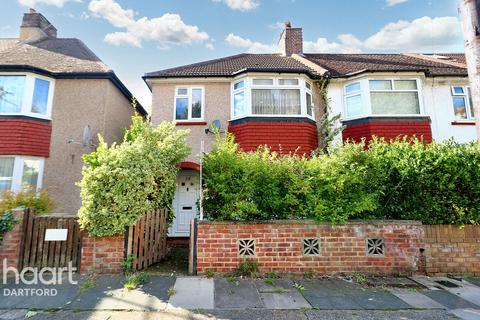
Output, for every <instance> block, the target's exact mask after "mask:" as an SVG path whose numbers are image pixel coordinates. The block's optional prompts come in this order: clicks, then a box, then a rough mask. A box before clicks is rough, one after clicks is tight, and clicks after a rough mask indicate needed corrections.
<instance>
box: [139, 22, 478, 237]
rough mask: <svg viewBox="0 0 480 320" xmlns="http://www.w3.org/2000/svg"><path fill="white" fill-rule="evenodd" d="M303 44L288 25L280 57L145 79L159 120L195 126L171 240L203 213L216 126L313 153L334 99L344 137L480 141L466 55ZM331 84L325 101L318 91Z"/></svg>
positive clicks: (254, 142) (251, 141)
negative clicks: (204, 179)
mask: <svg viewBox="0 0 480 320" xmlns="http://www.w3.org/2000/svg"><path fill="white" fill-rule="evenodd" d="M302 38H303V37H302V29H301V28H292V27H291V25H290V23H286V24H285V29H284V30H283V32H282V34H281V36H280V41H279V53H277V54H239V55H235V56H229V57H225V58H220V59H216V60H210V61H204V62H200V63H196V64H191V65H185V66H180V67H176V68H171V69H166V70H160V71H156V72H151V73H147V74H146V75H145V76H144V80H145V81H146V83H147V84H148V86H149V87H150V89H151V91H152V93H153V101H152V111H151V113H152V121H153V122H154V123H159V122H161V121H175V122H176V124H177V126H178V127H181V128H188V129H190V130H191V136H190V137H189V141H188V142H189V143H190V144H191V146H192V154H191V155H190V157H189V159H187V161H185V162H183V163H180V164H179V167H180V168H182V171H181V173H180V175H179V177H178V184H177V193H176V197H175V200H174V203H173V206H174V209H175V220H174V223H173V225H172V227H171V229H170V236H174V237H185V236H188V235H189V222H190V220H191V219H192V218H194V217H196V216H198V214H199V212H198V211H199V209H198V205H197V204H198V199H199V185H200V184H199V169H200V163H199V157H200V155H201V153H202V151H205V152H208V151H209V150H211V143H212V141H213V139H214V137H213V135H212V134H211V132H210V131H209V130H208V129H209V127H210V126H211V125H212V124H214V125H215V126H217V127H218V126H219V125H218V124H220V126H219V127H220V131H225V130H228V131H229V132H232V133H233V134H234V135H235V138H236V141H237V142H238V143H239V145H240V147H241V148H242V149H243V150H246V151H249V150H254V149H256V148H257V147H258V146H260V145H268V146H270V147H271V148H272V149H273V150H275V151H278V152H280V153H282V154H285V153H290V152H297V153H299V154H308V153H310V152H311V151H312V150H314V149H316V148H317V147H318V145H319V141H321V136H320V134H321V127H320V121H319V120H320V119H321V117H322V116H323V110H324V106H323V105H322V104H323V102H322V101H323V100H325V99H322V98H327V99H326V100H328V101H329V106H330V109H331V112H332V114H341V123H342V124H343V125H344V126H345V127H344V130H343V132H342V137H339V139H338V140H339V141H340V140H341V138H343V140H347V139H354V140H358V139H360V138H362V137H365V138H367V139H370V138H371V137H372V135H377V136H382V137H386V138H393V137H396V136H398V135H409V136H411V135H416V136H418V137H423V139H424V140H425V141H427V142H429V141H431V140H432V139H434V140H438V141H442V140H445V139H448V138H450V137H453V138H454V139H455V140H457V141H459V142H467V141H471V140H474V139H475V138H476V133H475V128H474V115H473V108H472V107H471V99H470V90H469V88H468V79H467V69H466V65H465V58H464V55H463V54H442V55H435V54H308V53H304V52H303V39H302ZM325 78H328V79H329V85H328V88H327V89H328V90H327V93H326V97H322V93H321V92H320V89H319V86H318V85H319V84H320V83H321V82H322V81H323V80H324V79H325ZM323 95H325V93H323ZM338 125H339V126H340V123H338ZM202 146H203V149H202Z"/></svg>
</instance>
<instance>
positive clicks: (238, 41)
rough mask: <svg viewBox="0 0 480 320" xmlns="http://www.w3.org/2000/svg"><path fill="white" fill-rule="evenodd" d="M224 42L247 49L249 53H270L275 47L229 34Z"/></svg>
mask: <svg viewBox="0 0 480 320" xmlns="http://www.w3.org/2000/svg"><path fill="white" fill-rule="evenodd" d="M225 42H226V43H227V44H229V45H231V46H234V47H238V48H244V49H247V52H249V53H272V52H275V51H276V46H274V45H268V44H264V43H261V42H256V41H252V40H250V39H245V38H242V37H240V36H237V35H236V34H233V33H230V34H228V35H227V36H226V37H225Z"/></svg>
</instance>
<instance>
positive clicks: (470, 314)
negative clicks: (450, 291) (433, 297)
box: [450, 309, 480, 320]
mask: <svg viewBox="0 0 480 320" xmlns="http://www.w3.org/2000/svg"><path fill="white" fill-rule="evenodd" d="M450 312H451V313H452V314H454V315H455V316H457V317H458V318H460V319H462V320H478V319H480V310H473V309H454V310H450Z"/></svg>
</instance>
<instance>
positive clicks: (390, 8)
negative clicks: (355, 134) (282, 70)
mask: <svg viewBox="0 0 480 320" xmlns="http://www.w3.org/2000/svg"><path fill="white" fill-rule="evenodd" d="M28 8H35V9H36V10H37V11H38V12H41V13H42V14H43V15H44V16H45V17H46V18H47V19H48V20H49V21H50V22H51V23H52V24H53V25H54V26H55V27H56V28H57V29H58V36H59V37H62V38H79V39H81V40H82V41H83V42H85V43H86V44H87V46H88V47H89V48H90V49H91V50H92V51H93V52H95V54H96V55H97V56H99V57H100V59H102V60H103V61H104V62H105V63H106V64H107V65H108V66H110V67H111V68H112V69H113V70H114V71H115V73H116V74H117V75H118V76H119V78H120V79H121V80H122V81H123V82H124V83H125V84H126V86H127V87H128V88H129V89H130V90H131V91H132V92H133V94H134V95H135V96H137V98H138V99H139V101H140V102H141V103H142V105H144V106H145V107H146V108H147V109H148V108H149V106H150V105H151V93H150V91H149V89H148V87H147V86H146V85H145V83H144V81H143V80H142V78H141V77H142V75H144V74H145V73H146V72H152V71H157V70H161V69H165V68H170V67H175V66H180V65H185V64H189V63H194V62H199V61H204V60H209V59H216V58H220V57H224V56H228V55H234V54H238V53H243V52H251V53H270V52H275V51H276V43H277V41H278V37H279V34H280V32H281V30H282V27H283V24H284V22H285V21H291V23H292V26H293V27H302V28H303V39H304V52H312V53H313V52H321V53H338V52H339V53H389V52H424V53H441V52H463V40H462V34H461V29H460V23H459V20H458V12H457V0H0V37H1V38H16V37H18V32H19V26H20V23H21V20H22V15H23V13H24V12H27V11H28Z"/></svg>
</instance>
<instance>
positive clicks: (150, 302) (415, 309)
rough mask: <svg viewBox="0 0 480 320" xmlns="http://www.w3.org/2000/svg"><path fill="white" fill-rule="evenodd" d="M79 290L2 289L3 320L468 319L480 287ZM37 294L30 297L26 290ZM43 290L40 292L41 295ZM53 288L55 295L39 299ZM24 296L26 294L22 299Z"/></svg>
mask: <svg viewBox="0 0 480 320" xmlns="http://www.w3.org/2000/svg"><path fill="white" fill-rule="evenodd" d="M78 281H79V283H78V284H77V285H70V284H67V283H65V282H64V283H63V284H57V285H28V286H26V285H22V284H18V285H17V284H13V283H8V284H5V285H0V319H5V320H6V319H9V320H12V319H56V320H62V319H66V320H67V319H68V320H74V319H95V320H96V319H105V320H106V319H126V320H136V319H167V320H180V319H192V320H196V319H199V320H203V319H225V320H226V319H232V320H234V319H235V320H236V319H238V320H243V319H245V320H247V319H248V320H251V319H281V320H290V319H301V320H313V319H335V320H343V319H345V320H347V319H348V320H354V319H355V320H356V319H367V320H368V319H385V320H386V319H398V320H409V319H412V320H430V319H432V320H433V319H452V320H453V319H463V320H472V319H476V320H480V286H479V285H480V283H478V281H477V280H474V279H472V280H471V281H468V280H461V279H457V280H455V279H450V278H442V277H437V278H429V277H422V276H418V277H412V278H364V277H363V278H357V279H355V278H353V279H352V278H338V277H332V278H325V279H287V278H282V279H273V280H270V281H265V279H240V278H232V277H230V278H204V277H174V276H158V275H152V276H151V277H150V281H149V282H148V283H147V284H145V285H143V286H141V287H139V288H137V289H134V290H127V289H124V288H123V283H124V282H125V277H124V276H122V275H111V276H109V275H105V276H98V277H96V278H86V277H79V278H78ZM21 289H35V290H36V291H35V292H36V293H37V294H36V295H34V296H32V295H31V294H30V295H28V296H26V295H27V294H28V293H27V294H26V293H25V290H24V291H23V292H22V291H21ZM39 289H41V290H39ZM45 289H50V291H52V289H55V291H56V295H55V296H45V295H43V296H39V295H38V294H39V293H41V292H45ZM20 292H22V295H21V294H20Z"/></svg>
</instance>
